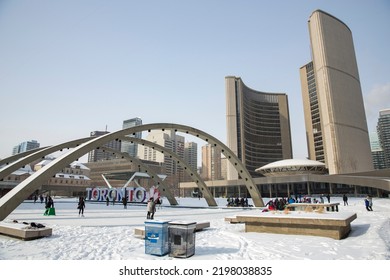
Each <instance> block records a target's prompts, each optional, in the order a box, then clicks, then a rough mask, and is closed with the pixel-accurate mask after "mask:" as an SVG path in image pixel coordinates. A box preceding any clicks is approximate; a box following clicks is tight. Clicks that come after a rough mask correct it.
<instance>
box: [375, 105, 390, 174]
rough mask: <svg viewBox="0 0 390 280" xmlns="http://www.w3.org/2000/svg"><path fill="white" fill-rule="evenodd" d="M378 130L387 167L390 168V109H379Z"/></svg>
mask: <svg viewBox="0 0 390 280" xmlns="http://www.w3.org/2000/svg"><path fill="white" fill-rule="evenodd" d="M376 130H377V133H378V139H379V143H380V147H381V148H382V150H383V157H384V161H385V162H384V165H385V168H390V109H385V110H381V111H379V118H378V123H377V126H376Z"/></svg>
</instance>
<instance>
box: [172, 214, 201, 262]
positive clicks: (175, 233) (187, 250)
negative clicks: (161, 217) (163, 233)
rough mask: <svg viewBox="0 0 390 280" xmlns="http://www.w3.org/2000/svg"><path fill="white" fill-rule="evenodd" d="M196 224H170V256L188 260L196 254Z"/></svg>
mask: <svg viewBox="0 0 390 280" xmlns="http://www.w3.org/2000/svg"><path fill="white" fill-rule="evenodd" d="M195 229H196V223H195V222H169V229H168V232H169V250H170V252H169V256H170V257H175V258H188V257H191V256H192V255H194V254H195Z"/></svg>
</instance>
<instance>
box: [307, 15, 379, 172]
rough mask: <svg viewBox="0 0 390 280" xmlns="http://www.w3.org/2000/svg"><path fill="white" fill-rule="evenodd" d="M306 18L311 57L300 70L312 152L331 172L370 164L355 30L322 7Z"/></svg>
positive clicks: (360, 168) (362, 168)
mask: <svg viewBox="0 0 390 280" xmlns="http://www.w3.org/2000/svg"><path fill="white" fill-rule="evenodd" d="M308 24H309V33H310V45H311V51H312V58H313V61H312V63H309V64H307V65H305V66H303V67H301V69H300V72H301V85H302V95H303V101H304V110H305V122H306V131H307V140H308V148H309V149H308V150H309V157H310V159H312V160H318V161H322V162H324V163H325V164H326V166H327V168H328V169H329V174H340V173H352V172H361V171H368V170H372V169H373V163H372V156H371V149H370V142H369V136H368V129H367V121H366V115H365V110H364V103H363V95H362V90H361V86H360V80H359V73H358V67H357V62H356V57H355V50H354V45H353V40H352V32H351V30H350V29H349V28H348V26H347V25H345V23H343V22H342V21H341V20H339V19H337V18H335V17H334V16H332V15H330V14H328V13H326V12H324V11H321V10H316V11H314V12H313V13H312V15H311V16H310V18H309V22H308Z"/></svg>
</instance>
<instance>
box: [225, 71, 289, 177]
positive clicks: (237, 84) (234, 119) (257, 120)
mask: <svg viewBox="0 0 390 280" xmlns="http://www.w3.org/2000/svg"><path fill="white" fill-rule="evenodd" d="M225 82H226V123H227V146H228V147H229V148H230V149H231V150H232V151H233V152H234V153H235V154H236V155H237V156H238V157H239V158H240V159H241V161H242V162H243V163H244V164H245V166H246V168H247V169H248V171H249V172H250V173H251V175H252V176H254V177H258V176H259V174H258V173H256V172H255V170H256V169H257V168H259V167H260V166H264V165H266V164H268V163H271V162H275V161H278V160H282V159H290V158H291V157H292V148H291V135H290V120H289V112H288V100H287V95H286V94H284V93H267V92H261V91H256V90H253V89H251V88H249V87H247V86H246V85H245V84H244V83H243V82H242V80H241V78H239V77H232V76H228V77H226V78H225ZM231 170H232V169H231V168H230V169H229V167H228V170H227V172H228V178H229V179H236V178H238V175H239V174H237V173H235V174H234V172H231Z"/></svg>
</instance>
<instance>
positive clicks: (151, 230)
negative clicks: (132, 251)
mask: <svg viewBox="0 0 390 280" xmlns="http://www.w3.org/2000/svg"><path fill="white" fill-rule="evenodd" d="M168 253H169V243H168V221H158V220H149V221H145V254H149V255H157V256H163V255H166V254H168Z"/></svg>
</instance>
